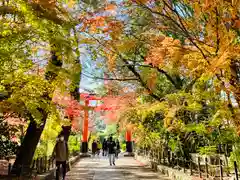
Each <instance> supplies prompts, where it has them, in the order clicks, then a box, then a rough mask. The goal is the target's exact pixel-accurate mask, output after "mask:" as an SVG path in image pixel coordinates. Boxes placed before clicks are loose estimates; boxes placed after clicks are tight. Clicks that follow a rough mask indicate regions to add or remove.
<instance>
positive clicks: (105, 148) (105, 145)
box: [102, 139, 107, 156]
mask: <svg viewBox="0 0 240 180" xmlns="http://www.w3.org/2000/svg"><path fill="white" fill-rule="evenodd" d="M102 151H103V152H102V155H103V156H106V155H107V141H106V139H104V140H103V143H102Z"/></svg>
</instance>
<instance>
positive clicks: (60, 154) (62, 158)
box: [53, 134, 69, 180]
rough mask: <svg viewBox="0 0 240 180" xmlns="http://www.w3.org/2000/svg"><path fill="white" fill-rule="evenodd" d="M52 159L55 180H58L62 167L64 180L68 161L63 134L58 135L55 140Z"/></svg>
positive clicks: (66, 145)
mask: <svg viewBox="0 0 240 180" xmlns="http://www.w3.org/2000/svg"><path fill="white" fill-rule="evenodd" d="M53 153H54V157H55V159H56V167H57V169H56V180H59V176H60V166H61V165H62V179H63V180H65V176H66V172H67V161H68V155H69V151H68V144H67V142H66V141H65V140H64V136H63V134H60V135H59V136H58V138H57V143H56V145H55V147H54V150H53Z"/></svg>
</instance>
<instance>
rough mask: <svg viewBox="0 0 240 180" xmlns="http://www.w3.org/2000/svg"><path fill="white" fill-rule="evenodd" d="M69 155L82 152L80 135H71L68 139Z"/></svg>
mask: <svg viewBox="0 0 240 180" xmlns="http://www.w3.org/2000/svg"><path fill="white" fill-rule="evenodd" d="M68 148H69V153H70V154H74V153H77V152H80V141H79V137H78V135H70V136H69V139H68Z"/></svg>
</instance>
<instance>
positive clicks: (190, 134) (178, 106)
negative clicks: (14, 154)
mask: <svg viewBox="0 0 240 180" xmlns="http://www.w3.org/2000/svg"><path fill="white" fill-rule="evenodd" d="M235 3H236V2H230V1H218V0H216V1H201V0H200V1H194V2H192V1H181V0H179V1H165V0H163V1H124V2H120V3H119V4H118V8H119V9H118V10H119V11H118V13H119V14H117V15H114V18H112V19H111V20H110V21H105V24H106V23H107V24H108V28H105V26H106V25H105V24H104V23H103V22H101V23H100V24H98V29H96V28H95V29H94V31H95V32H89V33H90V34H91V35H92V39H93V40H95V41H96V42H97V43H98V44H99V45H100V46H99V48H98V50H97V51H98V52H99V51H100V50H101V53H100V56H103V57H105V61H103V63H106V62H107V63H108V70H105V71H106V72H107V73H108V74H109V75H110V76H108V77H107V78H105V79H109V80H113V81H114V80H115V81H129V82H128V83H129V84H131V85H132V86H131V88H132V89H134V90H135V92H136V93H137V95H138V97H139V99H140V101H139V103H136V104H135V105H136V107H132V106H125V107H126V108H125V110H122V111H120V110H119V112H121V113H122V116H121V117H119V119H120V120H121V121H124V122H126V123H129V122H132V123H134V124H137V127H138V128H136V133H138V139H139V140H141V141H144V139H145V137H146V135H149V142H148V143H150V142H151V145H152V146H153V145H154V143H155V142H154V141H155V140H156V139H158V137H159V136H160V137H161V138H163V139H164V142H159V143H165V142H167V143H165V145H166V146H168V147H172V150H173V151H174V149H176V148H175V147H178V148H180V150H179V149H178V151H179V153H182V152H184V154H182V155H183V156H185V157H187V158H189V153H191V152H196V151H200V152H203V151H204V149H203V144H207V145H208V146H209V147H210V146H218V145H219V144H234V143H235V141H236V138H237V132H238V131H239V130H238V129H239V119H238V114H239V100H238V98H239V97H238V96H239V95H238V94H239V92H238V91H239V85H238V84H239V62H238V59H239V57H238V56H239V55H238V54H239V52H238V51H239V41H238V39H239V34H238V21H239V20H238V16H237V14H238V4H235ZM233 4H234V7H233ZM120 7H121V8H120ZM122 14H126V15H125V18H118V15H119V16H120V15H122ZM139 17H140V18H139ZM100 33H102V35H101V36H100V37H98V36H97V34H100ZM93 54H94V51H93ZM94 57H95V58H96V59H97V57H96V56H93V58H94ZM125 85H126V84H125ZM139 85H140V86H139ZM235 101H236V103H237V104H236V103H234V102H235ZM124 112H125V113H124ZM136 112H139V113H137V114H136ZM121 113H120V114H121ZM138 125H139V126H138ZM225 133H226V134H228V137H231V138H224V136H223V134H225ZM140 137H144V139H143V138H142V139H141V138H140ZM216 137H217V140H216V139H214V138H216ZM225 137H227V136H225ZM151 139H152V140H151ZM154 139H155V140H154ZM140 143H141V142H140ZM189 151H190V152H189ZM217 151H221V149H220V150H219V149H217V150H216V149H215V153H216V152H217Z"/></svg>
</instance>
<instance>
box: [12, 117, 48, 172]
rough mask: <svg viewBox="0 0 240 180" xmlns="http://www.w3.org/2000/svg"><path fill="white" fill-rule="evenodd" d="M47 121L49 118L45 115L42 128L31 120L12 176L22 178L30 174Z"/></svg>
mask: <svg viewBox="0 0 240 180" xmlns="http://www.w3.org/2000/svg"><path fill="white" fill-rule="evenodd" d="M46 119H47V116H46V115H45V117H44V121H43V124H42V125H41V126H38V125H37V123H36V122H35V121H34V120H33V119H31V122H30V124H29V126H28V129H27V132H26V135H25V137H24V140H23V142H22V144H21V147H20V149H19V151H18V152H17V157H16V161H15V163H14V165H13V168H12V171H11V174H15V175H18V176H20V175H24V174H25V173H29V172H30V170H31V169H30V168H31V163H32V159H33V156H34V152H35V150H36V147H37V145H38V142H39V140H40V137H41V134H42V131H43V129H44V126H45V122H46Z"/></svg>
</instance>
